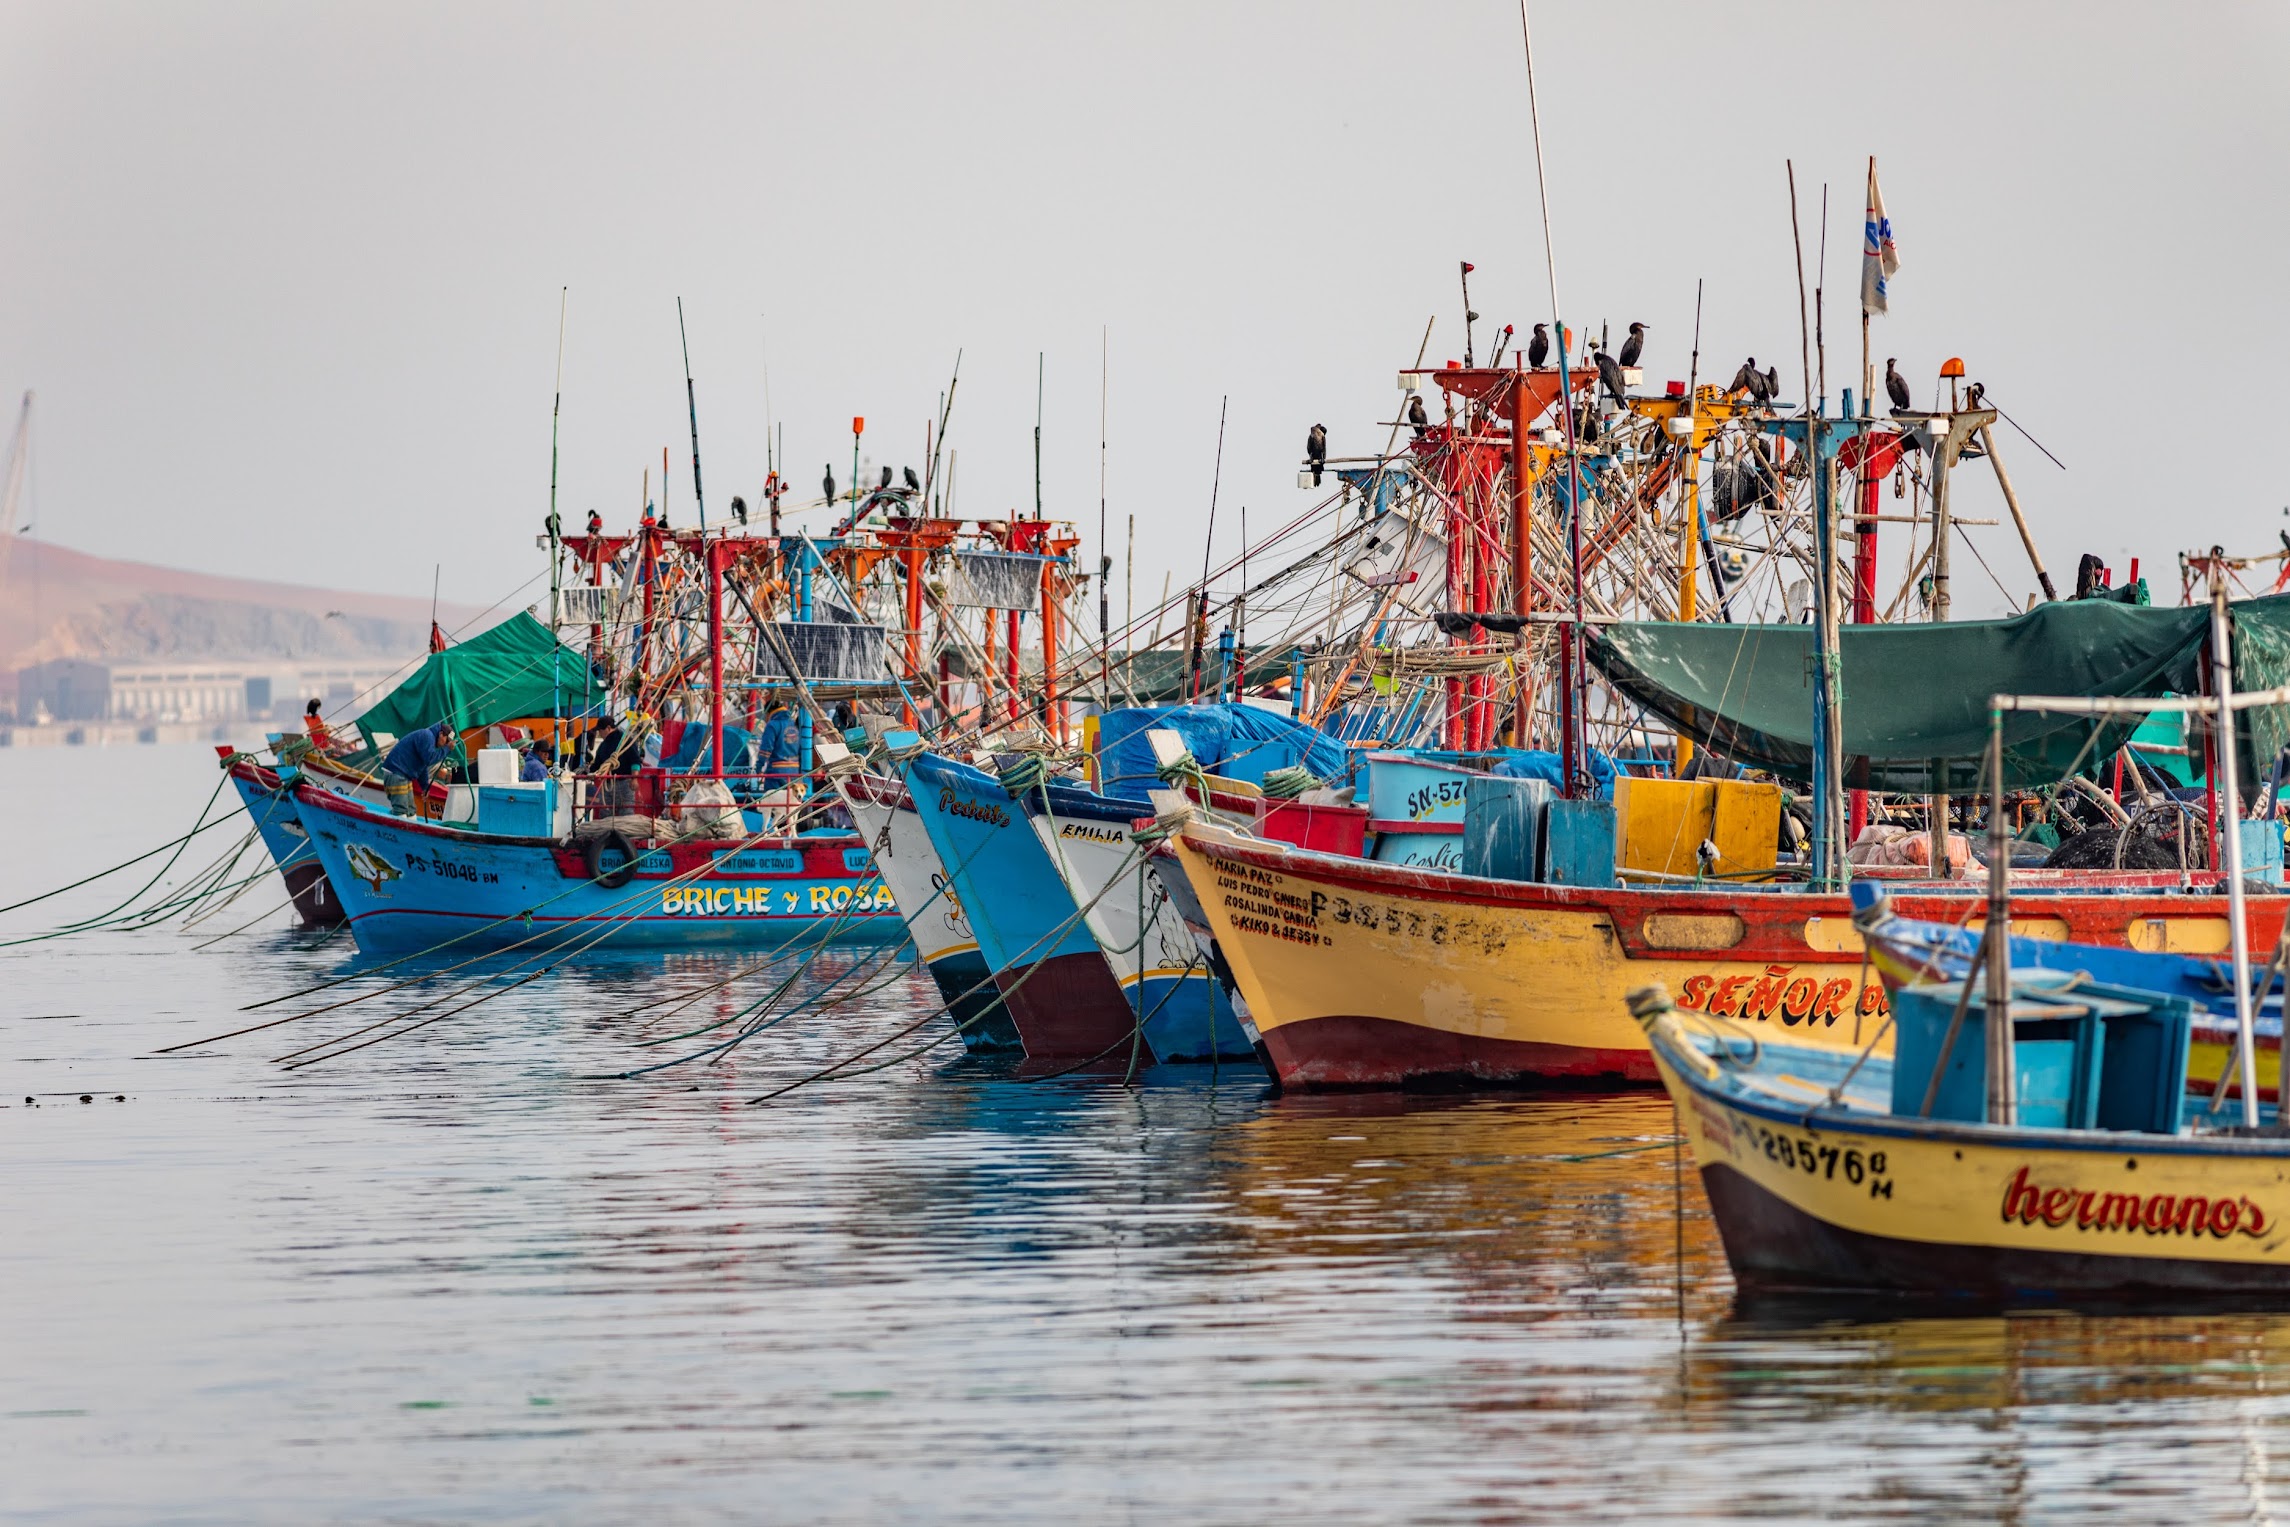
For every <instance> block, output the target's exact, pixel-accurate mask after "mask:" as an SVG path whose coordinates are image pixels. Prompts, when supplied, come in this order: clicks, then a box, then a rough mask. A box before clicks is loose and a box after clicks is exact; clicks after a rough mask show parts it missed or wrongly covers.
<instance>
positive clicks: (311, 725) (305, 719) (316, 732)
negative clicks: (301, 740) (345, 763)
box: [302, 700, 334, 753]
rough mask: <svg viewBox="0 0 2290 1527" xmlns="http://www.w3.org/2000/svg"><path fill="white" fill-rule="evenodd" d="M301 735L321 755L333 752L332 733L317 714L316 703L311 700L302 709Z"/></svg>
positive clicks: (322, 717)
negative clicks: (307, 739) (308, 740)
mask: <svg viewBox="0 0 2290 1527" xmlns="http://www.w3.org/2000/svg"><path fill="white" fill-rule="evenodd" d="M302 735H303V736H305V737H307V738H309V739H310V745H311V746H312V747H314V748H316V749H317V750H318V751H319V752H321V753H331V752H333V751H334V732H333V729H332V728H330V727H328V726H327V725H326V718H325V717H324V716H321V715H319V714H318V702H317V701H316V700H312V701H311V702H310V703H309V704H308V705H305V706H303V707H302Z"/></svg>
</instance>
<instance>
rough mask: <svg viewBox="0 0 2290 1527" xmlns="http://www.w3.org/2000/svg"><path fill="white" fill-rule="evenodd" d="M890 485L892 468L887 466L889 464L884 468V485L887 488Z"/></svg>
mask: <svg viewBox="0 0 2290 1527" xmlns="http://www.w3.org/2000/svg"><path fill="white" fill-rule="evenodd" d="M890 485H891V469H890V468H889V467H887V466H886V467H884V468H883V486H884V487H886V488H887V487H889V486H890Z"/></svg>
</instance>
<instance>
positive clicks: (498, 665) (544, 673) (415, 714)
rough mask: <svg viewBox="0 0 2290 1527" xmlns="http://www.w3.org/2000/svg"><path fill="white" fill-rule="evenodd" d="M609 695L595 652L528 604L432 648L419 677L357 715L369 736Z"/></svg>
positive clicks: (529, 712)
mask: <svg viewBox="0 0 2290 1527" xmlns="http://www.w3.org/2000/svg"><path fill="white" fill-rule="evenodd" d="M605 699H606V695H605V691H604V689H603V687H602V686H600V685H599V684H597V683H596V681H595V678H594V676H593V675H591V674H590V672H589V668H588V659H587V658H585V657H583V656H581V655H580V654H579V653H578V652H575V651H574V650H573V649H572V648H570V647H567V646H564V645H563V644H561V643H559V642H558V641H557V640H556V638H554V637H552V636H551V635H549V628H548V627H547V626H544V625H542V624H541V623H540V622H539V621H537V620H535V619H534V618H533V617H532V616H531V615H529V614H527V613H526V612H525V611H523V610H519V611H518V612H517V613H516V614H514V615H512V616H510V617H509V618H508V619H507V620H504V621H502V622H501V623H500V624H499V625H497V626H494V627H493V628H492V629H491V630H488V631H484V632H481V633H479V634H478V635H476V636H473V637H471V638H470V639H469V640H467V641H465V642H463V643H461V644H460V645H459V646H455V647H448V648H446V649H445V650H444V651H443V652H433V653H431V654H430V655H429V657H428V659H427V660H426V661H425V662H423V664H422V665H421V668H420V670H419V671H418V672H416V673H415V674H414V675H413V677H412V678H409V679H407V680H406V681H405V682H404V683H403V684H400V685H399V686H398V687H397V688H396V689H395V690H393V691H391V693H390V696H389V698H387V699H385V700H383V701H382V702H381V703H380V704H378V705H376V706H374V707H373V709H371V710H369V711H367V712H366V713H365V714H364V715H362V716H360V717H359V718H358V729H359V730H360V731H362V732H364V733H365V734H366V735H367V736H368V737H372V736H373V735H374V734H375V733H376V732H389V733H391V734H393V735H395V736H399V737H403V736H404V735H405V734H406V733H408V732H411V731H417V730H419V729H420V728H422V727H425V726H435V725H436V724H437V723H438V722H440V721H451V722H452V723H453V725H454V729H455V730H457V731H467V730H469V729H471V728H473V727H480V726H493V725H496V724H498V723H500V722H503V721H515V720H518V719H520V718H522V717H527V716H549V715H564V716H579V715H584V714H587V713H589V712H590V711H591V710H593V709H597V708H601V707H602V706H603V704H604V702H605Z"/></svg>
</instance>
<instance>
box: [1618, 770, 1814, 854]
mask: <svg viewBox="0 0 2290 1527" xmlns="http://www.w3.org/2000/svg"><path fill="white" fill-rule="evenodd" d="M1614 816H1615V845H1614V861H1615V866H1616V868H1618V869H1625V870H1649V871H1652V872H1654V873H1656V874H1662V875H1682V876H1686V877H1688V878H1691V877H1693V876H1695V875H1698V874H1700V873H1702V864H1701V859H1700V849H1701V846H1702V844H1703V843H1704V842H1705V841H1707V842H1709V843H1712V844H1714V845H1716V848H1717V852H1718V858H1717V862H1716V863H1715V864H1714V865H1712V866H1711V867H1710V868H1711V869H1712V870H1713V871H1714V872H1715V873H1717V874H1719V875H1739V874H1743V873H1745V872H1750V871H1756V870H1769V869H1771V868H1773V860H1774V850H1775V845H1776V842H1777V838H1778V834H1779V832H1780V830H1781V787H1780V786H1779V785H1759V784H1751V783H1750V782H1748V781H1746V780H1734V779H1687V780H1679V779H1633V778H1629V777H1627V776H1626V777H1624V778H1621V779H1617V780H1616V781H1615V782H1614Z"/></svg>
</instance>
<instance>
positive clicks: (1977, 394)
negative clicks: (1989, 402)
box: [1964, 382, 1988, 408]
mask: <svg viewBox="0 0 2290 1527" xmlns="http://www.w3.org/2000/svg"><path fill="white" fill-rule="evenodd" d="M1987 395H1988V384H1987V383H1986V382H1974V383H1973V384H1972V385H1971V386H1970V387H1967V388H1965V389H1964V406H1965V407H1966V408H1979V407H1981V406H1982V404H1981V402H1980V400H1981V399H1982V398H1984V397H1986V396H1987Z"/></svg>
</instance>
